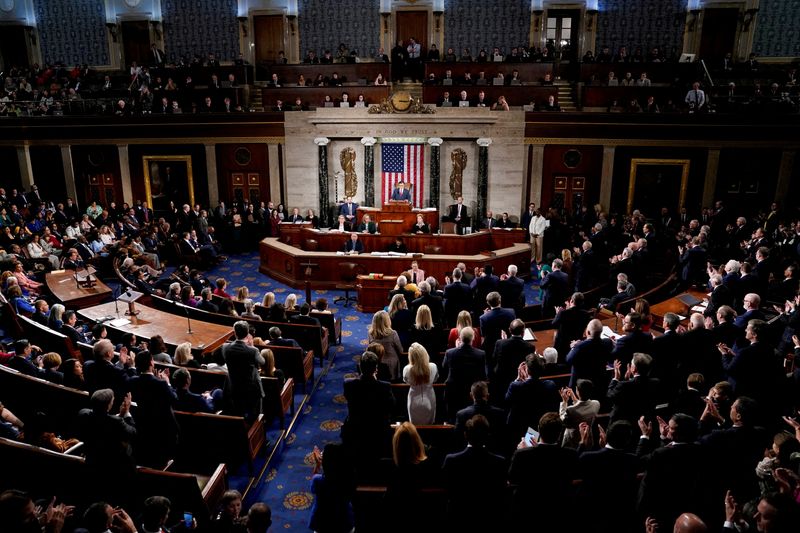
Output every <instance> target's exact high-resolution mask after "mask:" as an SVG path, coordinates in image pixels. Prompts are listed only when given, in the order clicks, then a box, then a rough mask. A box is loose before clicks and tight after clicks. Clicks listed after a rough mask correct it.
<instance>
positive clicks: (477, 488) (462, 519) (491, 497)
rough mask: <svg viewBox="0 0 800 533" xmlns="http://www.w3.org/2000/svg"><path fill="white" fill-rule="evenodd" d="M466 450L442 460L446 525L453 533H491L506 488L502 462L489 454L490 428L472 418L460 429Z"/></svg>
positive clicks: (479, 417) (478, 417)
mask: <svg viewBox="0 0 800 533" xmlns="http://www.w3.org/2000/svg"><path fill="white" fill-rule="evenodd" d="M463 428H464V436H465V437H466V439H467V443H468V445H467V447H466V448H465V449H464V450H462V451H461V452H458V453H452V454H450V455H448V456H446V457H445V459H444V464H443V465H442V477H443V480H444V485H445V489H446V490H447V500H448V501H447V517H448V518H447V524H448V528H452V530H456V531H459V530H461V531H491V530H492V529H493V528H494V527H497V518H498V517H497V516H496V515H495V513H491V512H484V513H480V512H479V513H476V512H474V511H475V510H476V509H497V508H499V506H501V505H502V495H503V494H504V492H505V487H506V462H505V459H503V457H501V456H499V455H495V454H494V453H492V452H491V451H489V447H488V445H489V443H490V438H491V431H492V427H491V424H490V422H489V421H488V420H487V419H486V417H485V416H483V415H481V414H476V415H474V416H472V417H470V418H469V419H468V420H467V421H466V423H465V424H464V425H463Z"/></svg>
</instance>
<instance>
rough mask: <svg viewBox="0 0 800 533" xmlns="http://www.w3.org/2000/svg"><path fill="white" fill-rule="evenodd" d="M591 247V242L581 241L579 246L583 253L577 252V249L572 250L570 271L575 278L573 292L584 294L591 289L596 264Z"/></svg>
mask: <svg viewBox="0 0 800 533" xmlns="http://www.w3.org/2000/svg"><path fill="white" fill-rule="evenodd" d="M592 246H593V245H592V243H591V241H583V244H582V245H581V248H582V250H583V251H579V250H578V249H577V248H576V249H575V250H574V251H575V254H574V259H573V264H572V271H573V273H574V277H575V290H576V291H578V292H585V291H586V290H588V289H589V288H591V286H592V281H593V280H594V279H595V273H594V269H595V268H596V264H595V254H594V250H592Z"/></svg>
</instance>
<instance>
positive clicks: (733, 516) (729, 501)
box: [725, 490, 742, 524]
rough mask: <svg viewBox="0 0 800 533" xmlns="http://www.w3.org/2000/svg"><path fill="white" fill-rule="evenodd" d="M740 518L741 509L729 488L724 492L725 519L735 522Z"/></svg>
mask: <svg viewBox="0 0 800 533" xmlns="http://www.w3.org/2000/svg"><path fill="white" fill-rule="evenodd" d="M741 519H742V510H741V509H740V508H739V504H738V503H736V500H735V499H734V497H733V494H731V491H730V490H729V491H727V492H726V493H725V521H726V522H733V523H734V524H736V523H738V522H739V521H741Z"/></svg>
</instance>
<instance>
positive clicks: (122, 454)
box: [76, 343, 136, 502]
mask: <svg viewBox="0 0 800 533" xmlns="http://www.w3.org/2000/svg"><path fill="white" fill-rule="evenodd" d="M109 344H110V343H109ZM115 403H117V402H115V397H114V391H113V390H111V389H99V390H96V391H94V392H93V393H92V396H91V398H90V400H89V405H90V408H89V409H81V410H80V412H79V413H78V421H77V435H76V436H77V437H78V438H79V439H80V440H81V441H83V443H84V448H83V454H84V457H86V465H87V467H88V469H89V473H90V476H92V478H93V479H94V481H95V483H99V484H98V485H96V486H97V487H102V488H103V489H104V490H105V491H109V492H110V494H109V493H104V495H103V498H104V499H105V500H106V501H112V502H118V501H120V499H121V498H123V497H124V495H125V492H126V491H129V490H130V485H129V484H128V483H132V482H133V480H134V476H135V475H136V461H135V459H134V443H135V441H136V425H135V423H134V421H133V418H132V417H131V413H130V407H131V397H130V394H128V393H126V394H125V395H124V396H123V397H122V398H120V399H118V403H119V404H120V408H119V415H112V414H110V413H111V410H112V408H113V406H114V404H115ZM109 479H113V480H114V483H108V482H107V480H109ZM102 480H106V482H105V483H104V482H102Z"/></svg>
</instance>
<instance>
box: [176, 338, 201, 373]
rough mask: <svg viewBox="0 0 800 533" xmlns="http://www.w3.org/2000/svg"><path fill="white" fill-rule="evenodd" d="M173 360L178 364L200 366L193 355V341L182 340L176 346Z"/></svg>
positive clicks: (191, 366)
mask: <svg viewBox="0 0 800 533" xmlns="http://www.w3.org/2000/svg"><path fill="white" fill-rule="evenodd" d="M172 362H173V363H174V364H176V365H178V366H188V367H190V368H200V365H199V364H198V363H197V361H195V360H194V356H193V355H192V343H191V342H182V343H180V344H179V345H178V346H177V347H176V348H175V355H174V356H173V357H172Z"/></svg>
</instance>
